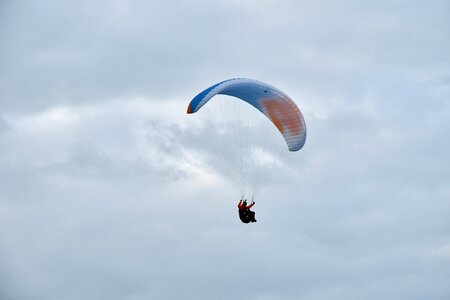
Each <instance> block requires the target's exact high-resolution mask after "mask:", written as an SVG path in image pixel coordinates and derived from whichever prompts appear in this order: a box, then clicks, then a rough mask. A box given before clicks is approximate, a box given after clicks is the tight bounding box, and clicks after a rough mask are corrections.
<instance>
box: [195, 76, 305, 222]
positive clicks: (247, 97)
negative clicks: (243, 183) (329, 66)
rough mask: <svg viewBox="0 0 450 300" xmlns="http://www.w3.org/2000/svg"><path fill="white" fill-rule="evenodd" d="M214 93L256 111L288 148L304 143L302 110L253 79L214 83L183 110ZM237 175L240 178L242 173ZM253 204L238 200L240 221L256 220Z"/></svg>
mask: <svg viewBox="0 0 450 300" xmlns="http://www.w3.org/2000/svg"><path fill="white" fill-rule="evenodd" d="M216 95H227V96H232V97H235V98H237V99H240V100H242V101H244V102H246V103H248V104H250V105H251V106H253V107H254V108H256V109H257V110H258V111H260V112H261V113H262V114H263V115H264V116H265V117H267V118H268V119H269V120H270V121H271V122H272V124H273V125H275V127H276V128H277V129H278V131H279V132H280V133H281V135H282V137H283V138H284V141H285V142H286V145H287V147H288V149H289V151H292V152H295V151H298V150H300V149H302V147H303V146H304V144H305V141H306V125H305V121H304V119H303V116H302V113H301V112H300V109H299V108H298V107H297V105H296V104H295V103H294V101H292V100H291V98H290V97H289V96H287V95H286V94H285V93H284V92H282V91H281V90H279V89H277V88H275V87H273V86H271V85H269V84H267V83H264V82H261V81H257V80H253V79H247V78H232V79H228V80H224V81H221V82H219V83H216V84H214V85H212V86H210V87H209V88H207V89H205V90H204V91H202V92H201V93H199V94H198V95H197V96H195V97H194V98H193V99H192V100H191V102H190V103H189V105H188V107H187V113H188V114H193V113H196V112H197V111H199V110H200V109H201V108H202V107H203V106H204V105H206V104H207V103H208V102H210V101H211V100H212V99H213V98H214V96H216ZM224 144H225V143H224ZM239 150H240V151H241V153H240V159H241V160H242V151H244V150H245V149H244V150H243V147H240V149H239ZM252 159H254V158H253V157H252ZM239 169H240V172H244V171H245V170H244V169H245V167H242V166H241V167H240V168H239ZM242 170H244V171H242ZM239 177H240V178H242V177H243V176H242V173H241V174H240V176H239ZM241 191H242V189H241ZM252 199H253V198H252ZM253 205H254V202H252V204H250V205H249V206H247V202H246V200H245V199H244V198H242V199H241V201H240V202H239V205H238V206H239V217H240V219H241V221H242V222H244V223H253V222H256V220H255V213H254V212H253V211H250V208H251V207H252V206H253Z"/></svg>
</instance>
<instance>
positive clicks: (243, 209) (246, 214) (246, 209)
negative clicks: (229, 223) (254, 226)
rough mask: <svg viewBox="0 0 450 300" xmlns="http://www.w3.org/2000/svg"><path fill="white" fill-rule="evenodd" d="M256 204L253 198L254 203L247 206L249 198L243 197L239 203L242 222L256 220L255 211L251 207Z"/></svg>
mask: <svg viewBox="0 0 450 300" xmlns="http://www.w3.org/2000/svg"><path fill="white" fill-rule="evenodd" d="M253 205H255V201H253V200H252V203H251V204H250V205H248V206H247V199H245V200H244V199H241V200H240V201H239V203H238V208H239V219H241V221H242V223H250V222H251V223H253V222H256V219H255V212H254V211H251V210H250V208H252V207H253Z"/></svg>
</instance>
